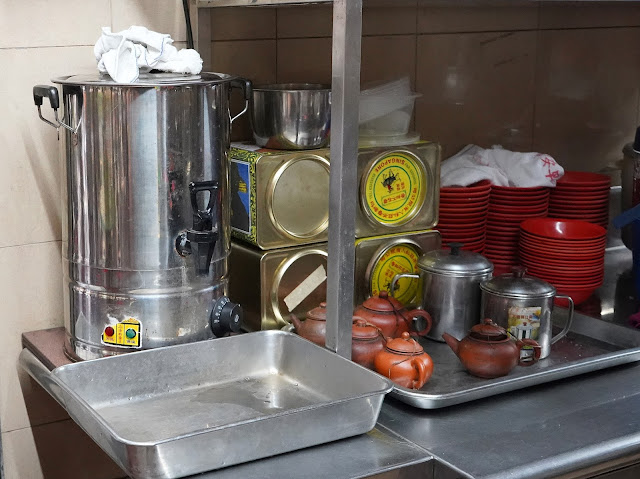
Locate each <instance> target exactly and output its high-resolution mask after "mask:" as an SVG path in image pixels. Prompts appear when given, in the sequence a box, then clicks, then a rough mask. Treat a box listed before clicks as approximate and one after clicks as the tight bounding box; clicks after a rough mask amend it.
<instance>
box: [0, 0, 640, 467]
mask: <svg viewBox="0 0 640 479" xmlns="http://www.w3.org/2000/svg"><path fill="white" fill-rule="evenodd" d="M451 3H456V4H458V5H460V3H462V6H456V7H450V6H446V5H447V4H451ZM479 3H480V2H475V3H474V2H466V1H465V2H451V1H450V2H433V1H432V2H430V3H428V4H422V3H418V2H417V1H416V0H395V1H394V2H393V8H389V6H388V2H387V3H385V2H384V1H380V0H365V12H364V24H363V31H364V35H365V36H364V39H363V65H362V81H363V83H367V82H371V81H378V80H385V79H391V78H394V77H396V76H399V75H403V74H408V75H409V76H410V78H411V80H412V82H413V85H414V87H415V89H416V90H417V91H419V92H420V93H422V94H423V96H422V98H421V99H420V100H419V101H418V103H417V105H416V115H415V128H416V129H417V130H418V131H420V132H421V134H422V136H423V138H432V139H437V140H438V141H440V142H442V143H443V145H444V146H445V151H446V153H447V154H450V153H453V152H455V151H456V150H457V149H458V148H460V147H461V146H463V145H464V144H466V143H468V142H476V143H478V144H481V145H485V146H486V145H491V144H493V143H501V144H503V145H504V146H506V147H510V148H515V149H522V150H526V149H537V150H544V151H547V152H549V153H551V154H553V155H554V156H556V158H557V159H558V160H559V161H560V162H562V163H563V164H565V166H568V167H570V168H580V169H588V170H598V169H601V168H603V167H604V166H606V165H610V164H613V163H614V162H615V161H616V160H617V158H619V156H620V154H619V151H620V148H621V146H622V144H623V143H624V142H626V141H628V140H629V139H630V138H631V136H632V134H633V129H634V127H635V125H636V123H637V122H638V102H639V92H638V89H639V87H640V82H638V80H637V79H638V78H639V73H640V59H639V57H638V56H639V55H640V49H639V48H637V45H640V28H638V26H639V25H640V7H637V6H634V5H629V4H626V5H618V4H615V3H613V2H607V5H591V4H587V5H584V6H576V5H572V6H569V7H567V6H562V5H557V4H556V2H554V3H550V2H549V3H544V4H542V5H538V4H537V3H533V4H532V3H525V4H518V5H515V6H514V2H513V1H511V2H508V3H505V2H502V3H495V2H491V3H490V5H489V2H483V3H482V5H484V6H477V5H478V4H479ZM180 4H181V2H180V1H179V0H170V1H168V2H157V1H155V0H137V1H136V2H132V1H127V0H50V1H48V2H43V1H38V2H34V1H32V2H18V1H12V2H8V4H7V2H5V5H3V6H4V7H5V8H3V11H2V14H1V15H0V65H2V66H3V67H4V68H3V72H4V74H3V75H2V77H1V78H0V105H2V107H1V110H0V111H1V112H2V114H1V115H0V144H1V145H2V155H0V166H1V170H2V175H0V205H2V207H1V208H0V232H1V233H2V234H0V291H1V293H0V300H1V301H0V304H1V308H2V310H1V312H2V314H1V315H0V325H1V326H2V331H3V334H2V335H0V424H1V427H2V448H3V456H4V468H5V475H6V477H7V479H24V478H29V479H37V478H40V477H46V478H54V479H55V478H65V479H73V478H92V479H100V478H113V477H121V476H122V472H121V471H120V470H119V469H118V468H117V467H116V466H115V465H114V464H113V463H112V462H111V461H110V460H109V459H108V458H107V457H106V456H105V455H104V454H103V453H102V452H100V451H99V449H98V448H97V447H96V446H95V445H94V444H93V442H92V441H91V440H89V439H88V438H87V436H86V435H85V434H84V433H83V432H82V431H81V430H80V429H79V428H78V427H76V426H75V424H74V423H73V422H72V421H71V420H70V419H69V418H68V417H67V416H66V414H65V413H64V411H63V410H62V409H61V408H60V407H59V406H58V405H57V404H56V403H55V402H54V401H53V400H52V399H50V398H49V397H48V396H47V395H46V393H44V392H43V391H42V389H41V388H40V387H39V386H38V385H36V384H35V383H34V382H33V381H31V380H30V379H29V378H28V377H27V376H26V375H25V374H23V373H22V372H21V371H19V369H18V366H17V362H16V360H17V356H18V353H19V351H20V347H21V346H20V334H21V333H22V332H23V331H30V330H35V329H42V328H46V327H54V326H59V325H62V322H63V320H62V288H61V281H60V277H61V262H60V238H61V232H60V218H61V208H60V188H61V185H60V175H59V155H58V145H57V141H56V133H55V131H54V130H53V129H52V128H51V127H49V126H47V125H45V124H44V123H42V122H41V121H40V120H39V119H38V118H37V114H36V109H35V107H34V106H33V101H32V97H31V87H32V86H33V85H34V84H36V83H46V82H47V81H48V80H49V79H50V78H52V77H55V76H58V75H64V74H72V73H85V72H92V71H94V68H95V62H94V59H93V54H92V45H93V44H94V42H95V40H96V38H97V37H98V35H99V32H100V27H102V26H111V27H112V28H113V29H114V30H118V29H122V28H125V27H127V26H129V25H130V24H142V25H145V26H148V27H149V28H152V29H155V30H158V31H162V32H167V33H171V34H172V36H173V37H174V38H175V39H177V40H179V41H181V42H184V40H185V33H184V28H183V21H182V12H181V8H180ZM45 7H46V8H45ZM209 21H210V22H209ZM200 25H201V37H200V39H201V40H202V39H203V38H204V39H205V43H206V46H207V47H210V52H211V54H210V58H209V56H208V57H207V58H206V59H205V60H206V61H208V63H209V66H210V67H212V68H213V69H215V70H218V71H224V72H233V73H238V74H242V75H246V76H248V77H250V78H252V79H254V80H255V81H256V82H258V83H264V82H273V81H314V82H329V81H330V78H331V74H330V64H331V51H330V45H331V42H330V39H329V36H330V32H331V13H330V9H329V8H327V7H322V6H319V7H318V6H314V7H305V8H298V7H286V8H281V9H278V10H277V11H276V10H274V9H264V8H260V9H241V10H229V9H219V10H204V11H201V18H200ZM206 27H208V28H206ZM178 46H184V43H179V44H178ZM208 50H209V48H206V47H204V46H203V48H202V51H203V52H204V51H208ZM207 55H209V54H207ZM44 110H45V115H50V110H49V109H48V108H47V107H45V108H44ZM239 132H240V133H239V134H241V135H242V134H244V135H246V134H247V133H248V129H247V125H246V123H245V124H244V127H243V129H239ZM237 134H238V133H237Z"/></svg>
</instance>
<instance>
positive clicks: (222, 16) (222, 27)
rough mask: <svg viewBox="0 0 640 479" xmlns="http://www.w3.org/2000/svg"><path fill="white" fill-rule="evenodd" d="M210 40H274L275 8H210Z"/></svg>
mask: <svg viewBox="0 0 640 479" xmlns="http://www.w3.org/2000/svg"><path fill="white" fill-rule="evenodd" d="M200 12H201V14H202V15H207V14H208V15H210V16H211V38H212V40H214V41H215V40H253V39H264V38H276V9H275V8H210V9H205V10H200Z"/></svg>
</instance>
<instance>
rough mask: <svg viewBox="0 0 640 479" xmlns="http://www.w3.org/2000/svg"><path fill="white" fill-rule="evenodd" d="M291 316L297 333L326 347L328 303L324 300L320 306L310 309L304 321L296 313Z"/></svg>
mask: <svg viewBox="0 0 640 479" xmlns="http://www.w3.org/2000/svg"><path fill="white" fill-rule="evenodd" d="M290 318H291V322H292V323H293V326H294V327H295V328H296V333H298V334H299V335H300V336H302V337H303V338H305V339H308V340H309V341H311V342H312V343H315V344H317V345H318V346H322V347H324V345H325V340H326V336H327V303H325V302H324V301H323V302H322V303H320V306H318V307H316V308H313V309H312V310H311V311H308V312H307V318H306V319H305V320H304V321H300V320H299V319H298V318H297V317H296V315H295V314H291V316H290Z"/></svg>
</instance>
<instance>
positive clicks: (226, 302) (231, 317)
mask: <svg viewBox="0 0 640 479" xmlns="http://www.w3.org/2000/svg"><path fill="white" fill-rule="evenodd" d="M243 315H244V312H243V311H242V306H240V305H239V304H237V303H233V302H231V300H230V299H229V298H227V297H226V296H223V297H222V298H218V299H217V300H216V302H215V303H214V304H213V309H212V310H211V317H210V318H209V323H210V325H211V332H212V333H213V335H214V336H215V337H217V338H219V337H222V336H225V335H227V334H228V333H239V332H240V326H242V319H243Z"/></svg>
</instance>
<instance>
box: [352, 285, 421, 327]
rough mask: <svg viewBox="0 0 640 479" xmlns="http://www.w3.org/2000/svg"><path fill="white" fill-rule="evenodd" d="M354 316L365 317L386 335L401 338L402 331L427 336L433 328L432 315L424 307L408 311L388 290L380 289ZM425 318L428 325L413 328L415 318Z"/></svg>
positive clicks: (357, 309) (359, 307) (358, 308)
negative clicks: (422, 327) (416, 328)
mask: <svg viewBox="0 0 640 479" xmlns="http://www.w3.org/2000/svg"><path fill="white" fill-rule="evenodd" d="M353 315H354V316H357V317H359V318H362V319H364V320H365V321H367V322H368V323H371V324H373V325H374V326H377V327H378V328H380V330H381V331H382V334H384V336H385V337H388V338H399V337H401V336H402V333H409V332H411V334H412V335H418V336H425V335H426V334H427V333H428V332H429V330H430V329H431V323H432V321H431V316H430V315H429V313H427V312H426V311H424V310H423V309H414V310H412V311H407V310H406V308H405V307H404V306H403V305H402V303H400V301H398V300H397V299H395V298H393V297H391V296H389V294H388V293H387V292H386V291H380V294H379V295H378V296H372V297H370V298H368V299H367V300H365V302H364V303H362V304H361V305H360V306H358V307H357V308H356V310H355V312H354V313H353ZM416 316H420V317H422V318H424V320H425V322H426V323H427V326H426V327H425V328H424V329H422V330H421V331H415V330H413V329H414V328H413V318H414V317H416Z"/></svg>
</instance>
